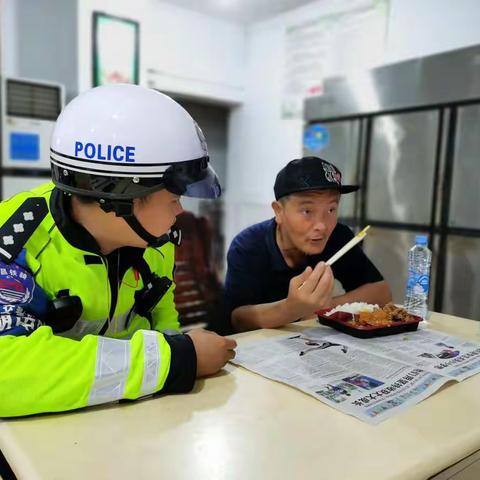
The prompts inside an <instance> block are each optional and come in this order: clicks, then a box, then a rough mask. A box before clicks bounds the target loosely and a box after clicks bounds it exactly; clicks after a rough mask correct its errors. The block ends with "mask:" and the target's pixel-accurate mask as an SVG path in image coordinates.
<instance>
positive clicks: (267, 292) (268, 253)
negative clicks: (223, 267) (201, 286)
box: [225, 157, 391, 331]
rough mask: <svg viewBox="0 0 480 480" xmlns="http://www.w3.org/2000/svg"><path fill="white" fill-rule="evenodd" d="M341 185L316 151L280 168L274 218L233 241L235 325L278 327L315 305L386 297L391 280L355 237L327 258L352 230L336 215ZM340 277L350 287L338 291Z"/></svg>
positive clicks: (229, 288) (345, 188)
mask: <svg viewBox="0 0 480 480" xmlns="http://www.w3.org/2000/svg"><path fill="white" fill-rule="evenodd" d="M358 188H359V187H358V186H356V185H342V175H341V173H340V170H338V168H337V167H335V165H333V164H331V163H329V162H327V161H325V160H322V159H320V158H318V157H304V158H301V159H297V160H292V161H291V162H289V163H288V164H287V166H286V167H284V168H283V169H282V170H280V172H279V173H278V175H277V179H276V181H275V186H274V192H275V199H276V200H275V201H274V202H273V203H272V207H273V210H274V212H275V218H272V219H270V220H266V221H264V222H261V223H257V224H256V225H252V226H251V227H248V228H247V229H245V230H243V231H242V232H240V233H239V234H238V235H237V236H236V237H235V238H234V239H233V241H232V244H231V245H230V248H229V251H228V256H227V261H228V271H227V277H226V281H225V294H226V304H227V312H228V315H231V320H232V325H233V327H234V329H235V330H240V331H242V330H251V329H255V328H275V327H280V326H282V325H285V324H287V323H290V322H293V321H295V320H298V319H299V318H302V317H306V316H309V315H312V314H313V313H314V312H315V311H316V310H319V309H322V308H332V307H334V306H336V305H340V304H343V303H351V302H368V303H377V304H381V305H383V304H385V303H387V302H389V301H390V300H391V293H390V288H389V287H388V285H387V283H386V282H385V281H384V280H383V277H382V275H381V274H380V272H379V271H378V270H377V269H376V268H375V266H374V265H373V263H372V262H371V261H370V260H369V259H368V258H367V256H366V255H365V254H364V253H363V251H362V249H361V248H360V247H359V246H358V245H357V246H355V247H353V248H352V249H351V250H350V251H349V252H347V253H346V254H345V255H344V256H343V257H341V258H340V259H339V260H338V261H337V262H335V263H334V265H333V266H332V267H330V266H328V265H326V264H325V261H326V260H328V259H329V258H330V257H331V256H332V255H333V254H334V253H336V252H337V251H338V250H339V249H340V248H341V247H343V246H344V245H345V244H346V243H347V242H348V241H349V240H350V239H351V238H353V233H352V231H351V230H350V229H349V228H348V227H347V226H345V225H342V224H341V223H337V210H338V204H339V201H340V195H341V194H344V193H350V192H354V191H356V190H358ZM334 279H337V280H338V281H339V282H340V283H341V284H342V286H343V288H344V290H345V292H346V293H345V294H343V295H340V296H337V297H332V292H333V285H334Z"/></svg>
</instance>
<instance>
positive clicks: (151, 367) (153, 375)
mask: <svg viewBox="0 0 480 480" xmlns="http://www.w3.org/2000/svg"><path fill="white" fill-rule="evenodd" d="M142 333H143V354H144V369H143V380H142V390H141V395H142V396H144V395H150V394H152V393H154V392H155V390H156V387H157V384H158V371H159V368H160V348H159V346H158V334H157V333H156V332H153V331H151V330H142Z"/></svg>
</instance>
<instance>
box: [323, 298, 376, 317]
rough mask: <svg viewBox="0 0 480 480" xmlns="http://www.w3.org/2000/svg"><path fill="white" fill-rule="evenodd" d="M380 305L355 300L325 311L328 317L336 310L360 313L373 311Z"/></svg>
mask: <svg viewBox="0 0 480 480" xmlns="http://www.w3.org/2000/svg"><path fill="white" fill-rule="evenodd" d="M379 308H380V307H379V306H378V305H377V304H375V305H372V304H371V303H365V302H353V303H344V304H343V305H337V306H336V307H335V308H332V310H330V311H328V312H327V313H325V316H326V317H329V316H330V315H333V314H334V313H335V312H346V313H360V312H373V311H374V310H378V309H379Z"/></svg>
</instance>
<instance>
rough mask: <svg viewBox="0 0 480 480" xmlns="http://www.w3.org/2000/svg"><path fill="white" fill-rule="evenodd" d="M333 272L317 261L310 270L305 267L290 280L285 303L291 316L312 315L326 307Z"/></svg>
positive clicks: (331, 286) (328, 302) (330, 296)
mask: <svg viewBox="0 0 480 480" xmlns="http://www.w3.org/2000/svg"><path fill="white" fill-rule="evenodd" d="M333 283H334V278H333V273H332V269H331V268H330V266H328V265H326V264H325V262H319V263H318V264H317V265H316V266H315V268H314V269H313V270H312V268H311V267H307V268H306V269H305V271H304V272H302V273H301V274H300V275H298V276H296V277H293V278H292V279H291V280H290V286H289V289H288V297H287V299H286V305H287V308H288V310H289V311H290V312H291V315H292V317H295V318H301V317H305V316H309V315H312V314H313V313H314V312H315V311H316V310H320V309H322V308H326V307H327V306H328V305H329V304H330V302H331V300H332V293H333Z"/></svg>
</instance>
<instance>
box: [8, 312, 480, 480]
mask: <svg viewBox="0 0 480 480" xmlns="http://www.w3.org/2000/svg"><path fill="white" fill-rule="evenodd" d="M312 325H314V322H313V321H307V322H301V323H298V324H294V325H291V326H289V327H288V328H287V329H284V330H288V331H300V330H301V329H302V328H304V327H305V326H308V327H310V326H312ZM430 326H431V327H432V328H436V329H439V330H443V331H445V332H447V333H449V334H457V335H460V336H464V337H468V338H471V339H473V340H480V323H478V322H473V321H470V320H465V319H460V318H457V317H451V316H446V315H441V314H432V318H431V321H430ZM278 333H280V330H277V331H276V330H259V331H256V332H249V333H245V334H240V335H237V336H236V338H237V340H238V342H239V344H242V343H243V342H250V341H253V340H255V339H259V338H265V337H269V336H273V335H277V334H278ZM225 370H226V371H225V372H222V373H220V374H219V375H217V376H215V377H214V378H209V379H207V380H201V381H199V382H198V383H197V386H196V387H195V389H194V391H193V392H192V393H190V394H186V395H171V396H165V397H157V398H155V399H148V400H144V401H141V402H134V403H130V404H122V405H110V406H104V407H98V408H95V409H87V410H83V411H77V412H74V413H68V414H57V415H44V416H37V417H31V418H24V419H16V420H4V421H0V449H1V450H2V451H3V454H4V455H5V457H6V458H7V460H8V462H9V463H10V465H11V467H12V469H13V470H14V472H15V474H16V475H17V476H18V478H19V479H29V480H34V479H69V480H73V479H85V478H91V479H96V480H97V479H112V478H116V479H123V478H125V479H147V478H163V479H169V480H170V479H206V480H214V479H228V480H234V479H239V480H240V479H241V480H254V479H276V480H280V479H301V480H303V479H310V478H312V479H328V480H342V479H345V480H361V479H368V480H373V479H391V480H393V479H404V480H407V479H425V478H429V477H431V476H434V475H436V474H438V473H439V472H441V471H442V470H444V469H447V468H448V467H450V466H452V465H454V464H457V465H455V466H454V467H452V469H451V470H449V471H447V472H444V473H442V474H440V475H439V476H438V477H437V478H439V479H446V478H455V479H462V480H464V479H465V480H466V479H471V480H473V479H479V478H480V467H479V464H478V463H475V462H476V460H477V457H478V455H479V454H477V453H475V452H477V451H479V450H480V375H477V376H474V377H471V378H469V379H467V380H465V381H463V382H461V383H456V384H449V385H446V386H444V387H442V388H441V389H440V391H438V392H437V393H436V394H434V395H433V396H431V397H430V398H428V399H427V400H425V401H423V402H421V403H420V404H418V405H416V406H414V407H412V408H410V409H409V410H407V411H406V412H403V413H400V414H399V415H397V416H395V417H393V418H391V419H388V420H386V421H384V422H383V423H381V424H380V425H377V426H372V425H368V424H366V423H363V422H361V421H360V420H357V419H356V418H353V417H351V416H348V415H346V414H343V413H341V412H339V411H337V410H334V409H332V408H330V407H328V406H327V405H325V404H323V403H321V402H319V401H318V400H315V399H314V398H313V397H310V396H308V395H305V394H303V393H302V392H300V391H297V390H295V389H293V388H290V387H288V386H286V385H283V384H280V383H276V382H274V381H270V380H267V379H265V378H263V377H261V376H259V375H256V374H254V373H251V372H249V371H247V370H245V369H243V368H240V367H236V366H233V365H228V366H227V367H226V369H225ZM462 459H464V460H463V463H458V462H461V461H462ZM465 465H467V466H468V467H467V468H465ZM456 470H457V471H459V470H461V471H460V472H459V473H456V476H455V477H452V476H451V475H453V474H454V473H452V472H455V471H456ZM469 475H470V476H469ZM472 475H473V476H472Z"/></svg>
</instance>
